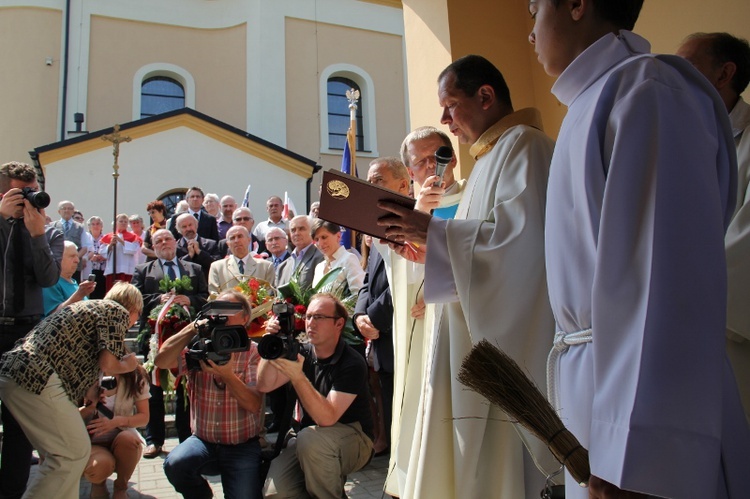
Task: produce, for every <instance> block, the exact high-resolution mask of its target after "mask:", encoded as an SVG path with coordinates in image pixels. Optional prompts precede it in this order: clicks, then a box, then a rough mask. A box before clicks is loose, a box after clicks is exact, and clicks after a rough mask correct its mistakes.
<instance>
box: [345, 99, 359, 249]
mask: <svg viewBox="0 0 750 499" xmlns="http://www.w3.org/2000/svg"><path fill="white" fill-rule="evenodd" d="M346 100H348V101H349V130H347V132H346V144H345V145H344V155H343V157H342V159H341V171H342V172H344V173H348V174H349V175H354V176H355V177H356V176H357V101H358V100H359V90H357V89H354V88H350V89H349V90H347V91H346ZM356 240H357V235H356V233H355V232H354V231H353V230H351V229H349V228H348V227H347V228H346V230H345V231H344V233H343V234H342V236H341V244H342V246H344V247H345V248H346V249H349V248H351V247H352V244H356Z"/></svg>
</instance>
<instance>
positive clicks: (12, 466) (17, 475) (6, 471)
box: [0, 324, 34, 499]
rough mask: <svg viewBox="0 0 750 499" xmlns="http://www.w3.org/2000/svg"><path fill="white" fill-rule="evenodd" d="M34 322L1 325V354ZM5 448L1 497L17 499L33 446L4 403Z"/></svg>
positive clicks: (26, 478)
mask: <svg viewBox="0 0 750 499" xmlns="http://www.w3.org/2000/svg"><path fill="white" fill-rule="evenodd" d="M33 327H34V324H22V325H17V326H0V355H2V354H4V353H5V352H7V351H8V350H10V349H12V348H13V345H14V344H15V342H16V340H17V339H19V338H23V337H24V336H26V333H28V332H29V331H31V329H32V328H33ZM2 421H3V451H2V457H0V498H2V499H17V498H20V497H21V496H22V495H23V493H24V491H25V490H26V482H28V481H29V470H30V468H31V451H32V450H33V447H32V446H31V443H29V440H28V439H27V438H26V435H25V434H24V432H23V430H22V429H21V427H20V426H19V425H18V422H17V421H16V418H14V417H13V414H11V412H10V411H9V410H8V408H7V407H5V404H3V406H2Z"/></svg>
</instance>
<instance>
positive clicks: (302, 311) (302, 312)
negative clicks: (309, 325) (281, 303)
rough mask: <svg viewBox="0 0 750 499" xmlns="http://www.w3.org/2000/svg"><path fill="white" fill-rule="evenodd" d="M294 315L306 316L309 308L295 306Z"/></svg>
mask: <svg viewBox="0 0 750 499" xmlns="http://www.w3.org/2000/svg"><path fill="white" fill-rule="evenodd" d="M294 313H295V314H298V315H305V314H306V313H307V307H306V306H304V305H295V306H294Z"/></svg>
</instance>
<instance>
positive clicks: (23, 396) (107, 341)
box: [0, 283, 143, 499]
mask: <svg viewBox="0 0 750 499" xmlns="http://www.w3.org/2000/svg"><path fill="white" fill-rule="evenodd" d="M142 308H143V298H142V297H141V294H140V292H139V291H138V289H137V288H136V287H135V286H133V285H132V284H126V283H117V284H116V285H115V286H113V287H112V290H111V291H110V292H109V293H107V295H106V296H105V299H104V300H89V301H81V302H78V303H74V304H72V305H70V306H69V307H66V308H64V309H62V310H60V311H59V312H58V313H56V314H53V315H51V316H49V317H47V318H45V319H44V320H43V321H42V322H40V323H39V324H38V325H37V326H36V327H34V329H32V330H31V331H30V332H29V334H27V335H26V337H24V338H23V339H21V340H19V341H18V342H17V343H16V345H15V347H14V348H13V349H12V350H11V351H9V352H7V353H5V354H4V355H3V356H2V358H1V359H0V399H2V401H3V404H7V406H8V408H10V410H11V411H12V412H13V415H14V416H15V417H16V419H17V420H18V423H19V425H20V426H21V428H22V429H23V431H24V433H26V436H27V437H28V439H29V441H30V442H31V444H32V445H33V446H34V447H35V448H36V449H37V450H38V451H39V452H40V454H41V455H42V456H44V457H45V459H44V461H43V462H42V463H40V465H39V474H38V475H37V477H36V479H35V480H34V481H33V482H32V483H31V485H30V486H29V488H28V489H27V495H28V496H30V497H55V498H62V499H65V498H70V499H75V498H77V497H78V495H79V490H78V484H79V480H80V477H81V474H82V473H83V470H84V468H85V466H86V462H87V461H88V457H89V453H90V451H91V442H90V440H89V436H88V433H87V431H86V426H85V425H84V423H83V420H82V419H81V416H80V415H79V414H78V404H77V401H78V400H81V399H82V398H83V396H84V394H85V392H86V389H87V387H90V386H91V385H93V384H94V383H95V382H96V381H97V379H98V377H99V371H100V370H101V371H105V372H108V373H110V374H113V375H114V374H120V373H125V372H130V371H132V370H134V369H135V368H136V366H137V365H138V360H137V359H136V358H135V355H133V354H129V353H127V351H126V349H125V345H124V343H123V340H124V338H125V334H126V332H127V330H128V328H129V327H131V326H132V325H133V324H135V322H136V320H137V319H138V316H139V315H140V313H141V309H142Z"/></svg>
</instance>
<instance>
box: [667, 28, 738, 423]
mask: <svg viewBox="0 0 750 499" xmlns="http://www.w3.org/2000/svg"><path fill="white" fill-rule="evenodd" d="M677 55H679V56H680V57H684V58H685V59H687V60H688V61H689V62H690V63H691V64H692V65H693V66H695V67H696V69H697V70H698V71H700V72H701V73H703V76H705V77H706V78H708V81H710V82H711V84H712V85H713V86H714V88H715V89H716V91H717V92H719V96H720V97H721V100H722V101H724V104H725V105H726V107H727V111H728V112H729V121H730V122H731V124H732V134H733V135H734V145H735V147H736V149H737V173H738V175H737V206H736V207H735V209H734V216H733V217H732V221H731V222H730V223H729V227H728V228H727V235H726V237H725V238H724V246H725V248H726V252H727V289H728V295H727V302H728V303H727V355H729V360H730V362H731V363H732V369H734V377H735V379H736V380H737V385H738V386H739V389H740V395H741V397H742V405H743V407H744V409H745V417H746V418H747V420H748V421H750V302H749V300H750V202H749V201H750V131H748V129H750V105H748V103H747V102H745V101H744V100H743V99H742V97H740V94H741V93H742V92H744V91H745V89H746V88H747V85H748V81H750V44H748V42H747V40H742V39H740V38H736V37H734V36H732V35H730V34H729V33H695V34H693V35H690V36H689V37H688V38H687V40H686V41H685V42H684V43H683V44H682V46H681V47H680V48H679V50H678V51H677Z"/></svg>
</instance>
